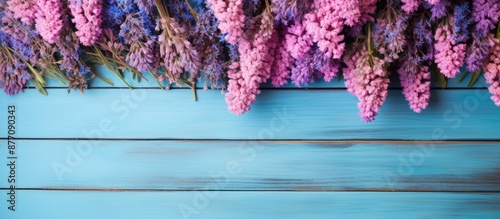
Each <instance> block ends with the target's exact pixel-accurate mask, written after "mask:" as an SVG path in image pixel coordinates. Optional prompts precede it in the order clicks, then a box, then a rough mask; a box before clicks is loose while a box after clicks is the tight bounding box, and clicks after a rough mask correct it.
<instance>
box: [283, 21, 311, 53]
mask: <svg viewBox="0 0 500 219" xmlns="http://www.w3.org/2000/svg"><path fill="white" fill-rule="evenodd" d="M312 45H313V41H312V38H311V35H309V34H308V33H307V32H306V28H305V26H304V25H302V23H300V22H296V23H295V24H292V25H291V26H289V27H288V34H287V35H286V50H287V51H288V52H290V55H291V56H292V57H293V58H295V59H301V58H302V57H303V56H305V54H307V52H308V51H309V50H310V49H311V46H312Z"/></svg>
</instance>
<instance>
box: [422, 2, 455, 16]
mask: <svg viewBox="0 0 500 219" xmlns="http://www.w3.org/2000/svg"><path fill="white" fill-rule="evenodd" d="M450 5H451V3H450V1H449V0H441V1H439V2H437V3H436V4H432V5H431V4H430V3H427V7H428V8H429V7H430V8H431V13H432V19H441V18H443V17H444V16H446V14H447V13H448V7H449V6H450Z"/></svg>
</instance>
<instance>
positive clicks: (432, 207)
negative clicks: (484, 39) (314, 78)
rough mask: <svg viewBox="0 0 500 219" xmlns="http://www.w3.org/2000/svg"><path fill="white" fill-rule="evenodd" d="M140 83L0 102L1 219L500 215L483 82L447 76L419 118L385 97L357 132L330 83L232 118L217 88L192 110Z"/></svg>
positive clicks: (350, 102)
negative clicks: (13, 161) (470, 83)
mask: <svg viewBox="0 0 500 219" xmlns="http://www.w3.org/2000/svg"><path fill="white" fill-rule="evenodd" d="M108 75H109V77H114V76H113V75H110V74H108ZM147 78H149V81H143V83H141V84H137V83H136V82H131V84H132V85H133V86H137V87H141V88H142V89H136V90H134V91H131V90H128V89H126V88H124V84H123V83H121V82H119V81H118V80H115V78H113V80H114V81H115V82H116V84H115V88H113V89H108V88H109V86H107V85H105V84H104V83H103V82H100V81H93V82H92V86H94V87H97V88H98V89H90V90H87V91H86V93H85V95H80V94H79V93H77V92H75V91H73V92H71V93H70V94H69V95H68V94H67V93H66V89H64V88H63V87H62V86H61V85H59V84H56V83H54V82H53V81H50V82H49V86H50V87H51V88H49V89H48V91H49V96H48V97H43V96H41V95H40V94H38V92H37V91H36V90H34V89H28V90H27V91H26V92H25V93H24V94H20V95H17V96H14V97H7V96H5V95H4V94H0V122H1V123H2V124H3V125H1V124H0V145H3V146H2V147H1V148H5V145H6V141H5V138H6V136H7V135H6V133H7V129H6V128H7V127H6V124H5V119H6V118H7V112H6V111H7V106H8V105H10V104H14V105H16V107H17V110H16V118H17V121H16V128H17V133H16V137H17V138H21V139H19V140H16V142H17V144H18V147H17V153H18V165H17V172H16V174H17V175H16V176H17V184H16V185H17V187H18V188H19V189H20V190H17V191H16V194H17V203H16V210H17V211H16V212H10V211H8V210H7V204H8V203H7V202H5V201H2V202H1V203H2V204H0V218H1V219H4V218H6V219H26V218H51V219H63V218H64V219H67V218H75V219H87V218H106V219H108V218H120V219H123V218H125V219H126V218H201V219H226V218H227V219H229V218H231V219H233V218H238V219H239V218H241V219H246V218H248V219H250V218H251V219H254V218H259V219H268V218H307V219H315V218H328V219H330V218H384V219H386V218H500V207H499V206H500V193H499V191H500V150H499V147H500V129H499V128H498V127H500V126H499V124H500V108H498V107H496V106H494V105H493V103H492V102H491V100H489V94H488V91H487V90H486V89H484V87H485V85H484V80H481V81H480V82H479V83H478V84H477V85H475V86H476V87H475V88H471V89H465V88H464V84H457V83H456V81H454V80H451V81H450V86H451V87H453V88H457V89H448V90H440V89H436V90H433V97H432V102H431V105H430V107H429V108H428V109H427V110H425V111H424V112H423V113H421V114H415V113H413V112H412V111H411V110H409V109H408V106H407V103H406V102H405V100H404V97H403V95H402V94H401V90H399V89H392V90H391V91H390V93H389V98H388V101H387V102H386V103H385V104H384V106H383V109H382V110H381V111H380V115H379V116H378V117H377V120H376V121H375V122H374V123H371V124H364V123H362V122H361V121H360V119H359V117H358V115H357V108H356V102H357V101H356V98H355V97H353V96H352V95H350V94H348V93H347V92H346V91H345V90H344V89H339V88H342V87H343V84H342V83H341V82H334V83H316V84H313V85H310V86H308V88H322V89H318V90H315V89H286V90H274V89H267V88H269V87H270V86H269V85H265V86H264V87H265V88H264V90H263V93H262V94H261V95H259V97H258V100H257V102H256V103H255V104H254V105H253V106H252V110H251V111H250V112H249V113H247V114H245V115H243V116H240V117H238V116H234V115H231V114H230V113H229V112H227V109H226V105H225V102H224V97H223V95H222V94H221V93H220V91H198V96H199V101H198V102H194V101H193V99H192V93H191V91H189V90H182V89H175V90H171V91H162V90H159V89H158V88H157V87H156V82H154V81H153V80H151V78H150V77H149V76H148V77H147ZM465 80H468V79H465ZM128 81H131V80H130V78H129V79H128ZM397 87H398V86H397V85H393V88H397ZM117 88H118V89H117ZM330 88H332V89H330ZM2 121H3V122H2ZM33 138H39V139H37V140H33ZM22 139H25V140H22ZM386 139H388V140H390V141H387V140H386ZM240 140H249V141H240ZM263 140H267V141H263ZM282 140H284V141H282ZM316 140H321V141H316ZM392 140H400V141H392ZM413 140H427V141H425V142H421V141H413ZM450 140H454V141H450ZM465 140H467V141H465ZM470 140H474V141H470ZM485 140H487V141H485ZM89 145H90V146H89ZM85 146H87V147H85ZM2 151H3V152H2V153H1V154H0V165H2V166H5V163H6V162H7V160H6V155H7V154H6V153H7V152H6V150H4V149H2ZM68 157H69V158H68ZM67 158H68V159H69V160H66V159H67ZM54 165H56V166H57V167H59V168H62V166H64V167H66V168H67V169H65V170H66V171H69V172H64V170H62V169H59V171H63V174H62V175H60V177H59V178H58V176H57V174H56V172H57V170H55V169H54ZM57 167H56V168H57ZM7 170H8V169H7V168H5V167H4V168H0V193H1V194H6V193H7V192H8V190H7V188H6V187H8V184H7V182H6V181H5V179H6V176H7V174H8V173H7ZM225 176H228V177H225ZM214 178H215V180H214ZM367 191H369V192H367ZM200 194H201V195H200ZM5 197H6V196H4V197H1V199H0V200H4V199H5ZM193 200H194V202H195V203H193ZM183 204H185V206H191V207H193V209H194V211H195V212H196V213H195V214H193V215H191V216H190V217H183V215H182V214H181V211H180V210H179V207H180V206H183ZM194 205H196V206H194ZM185 206H184V207H185ZM193 209H191V210H193Z"/></svg>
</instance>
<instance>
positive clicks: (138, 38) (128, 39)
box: [119, 8, 157, 72]
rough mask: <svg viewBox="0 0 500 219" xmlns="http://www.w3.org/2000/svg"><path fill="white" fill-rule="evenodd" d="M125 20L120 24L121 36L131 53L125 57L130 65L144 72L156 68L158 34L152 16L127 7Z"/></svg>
mask: <svg viewBox="0 0 500 219" xmlns="http://www.w3.org/2000/svg"><path fill="white" fill-rule="evenodd" d="M127 10H129V11H130V12H129V13H127V14H126V17H125V22H123V24H121V26H120V28H121V29H120V33H119V37H120V39H122V41H123V43H124V44H125V45H127V48H129V53H128V54H127V55H126V57H125V59H126V61H127V62H130V65H131V66H132V67H134V68H136V69H137V70H139V71H141V72H143V71H148V70H153V69H156V68H155V67H156V66H155V63H156V58H155V57H156V54H155V45H156V40H157V36H156V35H155V32H154V29H153V24H152V23H151V18H150V17H148V16H147V15H146V14H141V13H139V12H137V11H135V12H134V11H132V10H137V9H130V8H129V9H127Z"/></svg>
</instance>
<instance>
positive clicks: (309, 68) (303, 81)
mask: <svg viewBox="0 0 500 219" xmlns="http://www.w3.org/2000/svg"><path fill="white" fill-rule="evenodd" d="M313 73H314V63H313V54H312V51H310V52H308V53H306V54H304V56H303V57H302V58H300V59H296V60H295V66H293V67H292V75H291V77H290V78H291V79H292V83H293V84H295V85H296V86H297V87H300V86H302V85H308V84H309V83H311V82H313V81H314V77H313V76H314V74H313Z"/></svg>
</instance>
